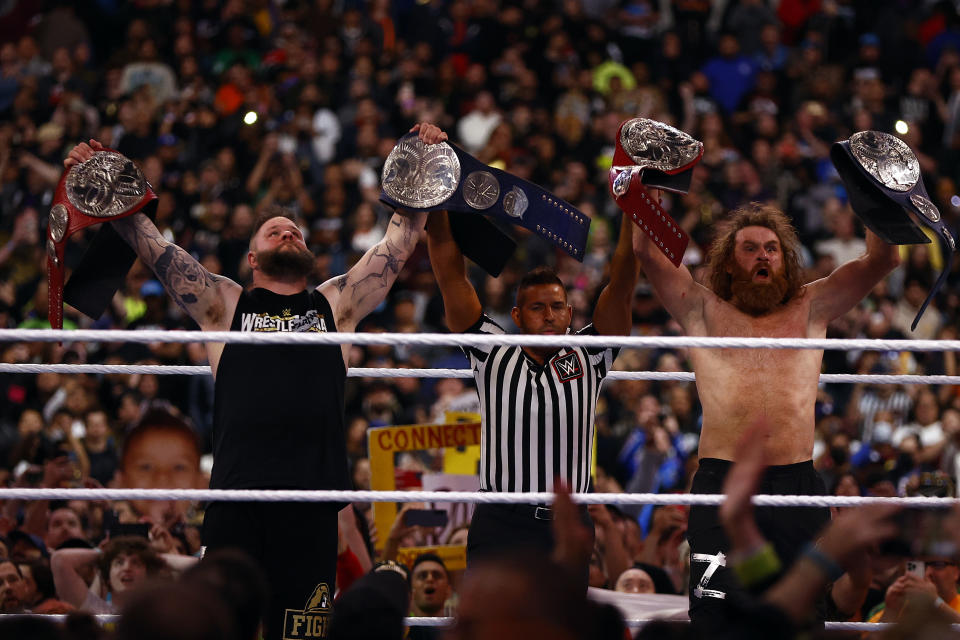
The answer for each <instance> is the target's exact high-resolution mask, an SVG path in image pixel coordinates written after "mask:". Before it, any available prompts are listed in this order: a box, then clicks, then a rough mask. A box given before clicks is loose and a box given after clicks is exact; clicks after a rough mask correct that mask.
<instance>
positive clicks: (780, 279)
mask: <svg viewBox="0 0 960 640" xmlns="http://www.w3.org/2000/svg"><path fill="white" fill-rule="evenodd" d="M767 270H768V271H769V269H767ZM787 288H788V285H787V277H786V276H785V275H784V273H783V270H781V271H780V272H779V273H771V275H770V281H769V282H753V281H752V274H751V273H749V272H747V271H744V270H743V269H742V268H741V267H740V265H734V267H733V279H732V281H731V282H730V291H731V292H732V295H731V297H730V302H731V303H733V306H735V307H736V308H737V309H740V311H743V312H744V313H747V314H750V315H751V316H762V315H763V314H765V313H769V312H770V311H771V310H773V308H774V307H776V306H777V305H779V304H780V303H782V302H783V301H784V300H783V298H784V296H785V295H786V294H787Z"/></svg>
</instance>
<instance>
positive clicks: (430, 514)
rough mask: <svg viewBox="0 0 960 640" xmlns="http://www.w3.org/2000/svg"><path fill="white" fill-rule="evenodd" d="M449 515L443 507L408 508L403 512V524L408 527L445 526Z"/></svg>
mask: <svg viewBox="0 0 960 640" xmlns="http://www.w3.org/2000/svg"><path fill="white" fill-rule="evenodd" d="M447 521H448V516H447V512H446V511H445V510H443V509H408V510H407V511H405V512H404V514H403V524H405V525H406V526H408V527H414V526H419V527H445V526H447Z"/></svg>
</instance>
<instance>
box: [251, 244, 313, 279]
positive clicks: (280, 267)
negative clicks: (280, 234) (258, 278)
mask: <svg viewBox="0 0 960 640" xmlns="http://www.w3.org/2000/svg"><path fill="white" fill-rule="evenodd" d="M290 246H291V247H292V250H290V249H286V246H285V245H281V246H279V247H277V248H276V249H269V250H265V251H258V252H257V262H258V263H259V265H260V270H261V271H263V273H264V274H265V275H268V276H270V277H271V278H278V279H281V280H286V279H290V278H305V277H307V276H309V275H310V274H311V273H312V272H313V260H314V258H313V254H312V253H310V252H309V251H308V250H306V249H301V248H300V247H298V246H296V245H290Z"/></svg>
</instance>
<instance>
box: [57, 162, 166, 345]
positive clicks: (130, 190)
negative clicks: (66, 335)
mask: <svg viewBox="0 0 960 640" xmlns="http://www.w3.org/2000/svg"><path fill="white" fill-rule="evenodd" d="M156 199H157V196H156V194H155V193H154V192H153V189H152V188H151V187H150V183H149V182H147V180H146V179H145V178H144V177H143V173H141V171H140V169H139V168H138V167H137V165H135V164H134V163H133V161H131V160H129V159H128V158H126V157H125V156H123V155H121V154H120V153H117V152H116V151H114V150H112V149H104V150H102V151H96V152H94V155H93V157H92V158H90V159H89V160H87V161H86V162H81V163H79V164H76V165H74V166H72V167H71V168H70V169H68V170H66V171H64V173H63V175H62V176H61V177H60V182H59V183H58V184H57V190H56V192H55V193H54V198H53V207H51V209H50V220H49V224H48V225H47V282H48V284H49V292H48V296H47V313H48V316H49V319H50V326H51V327H53V328H54V329H62V328H63V303H64V300H66V301H67V302H68V303H69V304H71V305H72V306H74V307H75V308H77V309H78V310H79V311H81V312H83V313H84V314H85V315H87V316H90V317H91V318H94V319H96V318H99V317H100V316H101V315H102V314H103V312H104V311H105V310H106V308H107V305H109V304H110V299H111V298H112V297H113V294H114V293H116V291H117V289H118V288H119V287H120V285H121V284H122V282H123V279H124V277H125V276H126V274H127V271H129V269H130V266H131V265H132V264H133V262H134V260H136V254H135V253H134V251H133V249H131V248H130V247H129V246H128V245H127V243H126V242H124V240H123V239H122V238H121V237H120V236H119V235H118V234H117V232H116V231H114V230H113V228H112V227H110V226H109V225H104V226H102V227H101V228H100V229H99V230H98V231H97V234H96V235H95V236H94V237H93V240H92V241H91V243H90V245H89V247H88V248H87V250H86V252H85V253H84V255H83V257H82V258H81V259H80V263H79V264H78V265H77V268H76V269H75V270H74V271H73V274H72V276H71V278H70V282H68V283H67V290H66V292H65V291H64V277H65V273H66V269H65V265H64V252H65V249H66V246H67V240H68V239H69V238H70V236H72V235H73V234H74V233H76V232H77V231H79V230H80V229H84V228H86V227H89V226H91V225H95V224H101V223H102V222H105V221H107V220H116V219H118V218H124V217H126V216H129V215H132V214H134V213H136V212H138V211H140V210H142V209H143V208H144V207H146V206H147V205H151V204H155V201H156Z"/></svg>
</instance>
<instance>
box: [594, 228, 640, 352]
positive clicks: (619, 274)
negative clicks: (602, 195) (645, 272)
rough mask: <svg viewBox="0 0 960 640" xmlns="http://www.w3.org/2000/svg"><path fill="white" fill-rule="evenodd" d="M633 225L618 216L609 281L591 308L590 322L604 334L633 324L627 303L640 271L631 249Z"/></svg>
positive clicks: (617, 332)
mask: <svg viewBox="0 0 960 640" xmlns="http://www.w3.org/2000/svg"><path fill="white" fill-rule="evenodd" d="M635 227H636V225H635V224H633V223H632V222H630V220H629V218H627V216H625V215H624V216H621V221H620V238H619V239H618V240H617V247H616V249H614V252H613V259H612V260H611V261H610V282H608V283H607V286H605V287H604V288H603V291H601V292H600V298H599V299H598V300H597V306H596V308H595V309H594V310H593V326H594V328H595V329H596V330H597V331H598V332H599V333H601V334H604V335H617V336H623V335H628V334H629V333H630V329H631V328H632V326H633V319H632V318H631V315H630V307H631V302H632V299H633V289H634V287H635V286H636V284H637V276H638V274H639V272H640V262H639V261H638V260H637V256H636V255H635V254H634V253H633V229H634V228H635Z"/></svg>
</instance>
